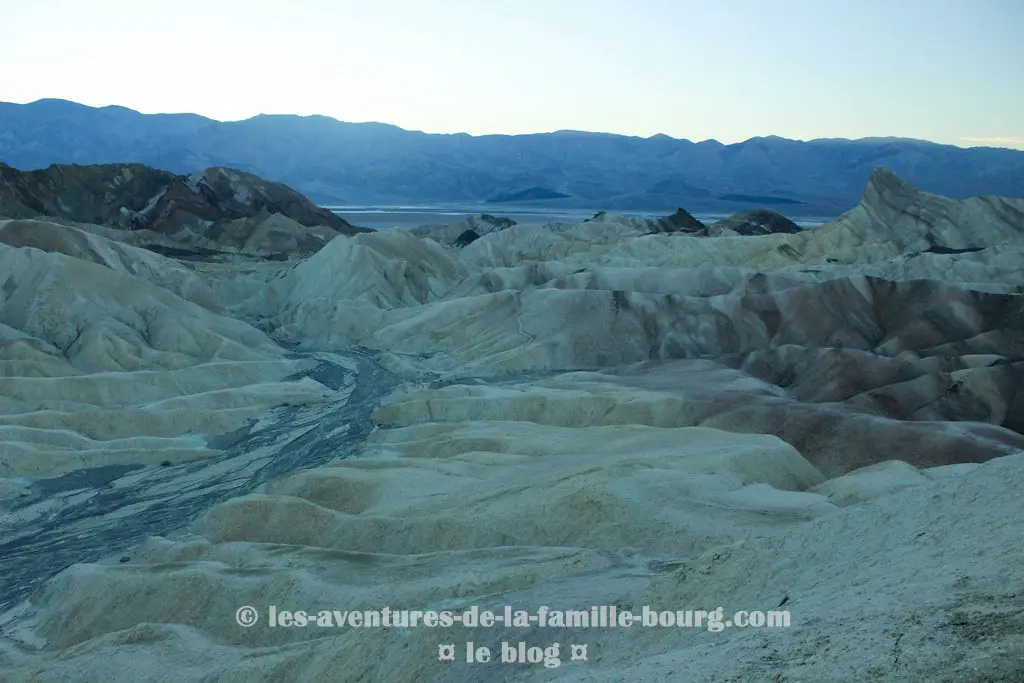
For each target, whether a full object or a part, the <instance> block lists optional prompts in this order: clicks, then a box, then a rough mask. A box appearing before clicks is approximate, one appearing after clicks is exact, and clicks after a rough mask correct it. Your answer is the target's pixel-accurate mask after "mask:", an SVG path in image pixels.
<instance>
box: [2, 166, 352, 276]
mask: <svg viewBox="0 0 1024 683" xmlns="http://www.w3.org/2000/svg"><path fill="white" fill-rule="evenodd" d="M0 217H6V218H39V217H53V218H58V219H63V220H65V221H72V222H76V223H85V224H94V225H100V226H106V227H111V228H118V229H121V230H128V231H132V232H134V233H136V234H134V235H132V236H130V237H127V238H126V241H130V242H131V243H133V244H136V245H139V246H145V247H148V248H152V249H153V250H155V251H163V252H164V253H169V254H172V255H178V256H180V255H182V254H181V253H178V252H179V251H180V250H185V251H186V252H191V254H192V255H196V254H204V253H205V255H209V253H208V252H211V251H225V252H232V253H249V254H251V255H254V256H261V257H266V256H270V255H278V254H284V255H287V256H295V257H302V256H309V255H311V254H312V253H314V252H316V251H317V250H318V249H319V248H320V247H322V246H323V245H324V244H326V243H327V242H328V241H330V240H331V239H333V238H334V237H335V236H337V235H352V234H355V233H357V232H365V231H366V230H365V229H364V228H356V227H354V226H352V225H351V224H349V223H348V222H347V221H345V220H344V219H342V218H340V217H338V216H336V215H335V214H333V213H331V212H330V211H327V210H326V209H322V208H320V207H318V206H316V205H314V204H312V203H311V202H310V201H309V200H308V199H306V198H305V197H303V196H302V195H300V194H299V193H297V192H295V191H294V190H292V189H291V188H289V187H287V186H285V185H281V184H280V183H272V182H268V181H265V180H263V179H261V178H258V177H256V176H254V175H251V174H249V173H243V172H241V171H237V170H233V169H227V168H209V169H206V170H205V171H203V172H201V173H195V174H193V175H190V176H178V175H174V174H173V173H169V172H167V171H160V170H156V169H153V168H149V167H147V166H142V165H140V164H101V165H97V166H76V165H66V166H60V165H56V164H55V165H52V166H50V167H49V168H46V169H43V170H39V171H18V170H17V169H14V168H11V167H10V166H7V165H4V164H0ZM169 250H170V251H169Z"/></svg>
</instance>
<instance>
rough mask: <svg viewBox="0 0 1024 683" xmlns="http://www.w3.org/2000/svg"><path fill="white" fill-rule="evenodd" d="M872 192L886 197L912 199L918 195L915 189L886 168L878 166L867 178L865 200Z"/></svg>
mask: <svg viewBox="0 0 1024 683" xmlns="http://www.w3.org/2000/svg"><path fill="white" fill-rule="evenodd" d="M872 192H874V193H877V194H883V195H886V196H892V195H904V196H907V197H914V196H916V195H917V194H918V191H917V188H915V187H914V186H913V185H911V184H910V183H908V182H907V181H906V180H904V179H903V178H900V177H899V176H898V175H896V174H895V173H893V172H892V171H890V170H889V169H887V168H883V167H881V166H879V167H878V168H876V169H875V170H874V171H872V172H871V176H870V177H869V178H868V187H867V191H866V192H865V193H864V194H865V198H866V197H867V196H868V195H869V194H871V193H872Z"/></svg>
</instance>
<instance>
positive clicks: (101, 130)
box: [0, 99, 1024, 215]
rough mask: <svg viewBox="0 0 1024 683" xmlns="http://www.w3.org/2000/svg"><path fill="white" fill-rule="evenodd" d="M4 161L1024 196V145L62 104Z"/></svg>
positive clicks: (794, 204)
mask: <svg viewBox="0 0 1024 683" xmlns="http://www.w3.org/2000/svg"><path fill="white" fill-rule="evenodd" d="M0 161H2V162H6V163H8V164H10V165H12V166H14V167H16V168H20V169H35V168H43V167H46V166H48V165H49V164H52V163H77V164H95V163H110V162H138V163H144V164H148V165H151V166H154V167H157V168H163V169H167V170H169V171H173V172H175V173H192V172H195V171H199V170H202V169H205V168H208V167H211V166H227V167H231V168H237V169H240V170H242V171H247V172H250V173H254V174H257V175H259V176H261V177H264V178H267V179H270V180H274V181H279V182H283V183H286V184H288V185H290V186H291V187H294V188H295V189H297V190H298V191H300V192H302V193H304V194H306V195H307V196H309V197H311V198H312V199H314V200H316V201H319V202H321V203H332V202H333V203H345V202H348V203H391V202H421V203H429V202H465V203H469V202H481V203H482V202H486V201H488V200H492V201H493V200H495V199H499V200H500V199H506V198H511V199H514V200H515V201H516V202H517V203H534V204H542V205H548V206H560V207H593V208H608V209H626V210H628V209H649V210H666V211H672V210H674V209H675V208H676V207H677V206H686V207H687V208H688V209H689V210H691V211H700V212H711V211H719V210H720V211H723V212H734V211H737V210H745V209H751V208H755V207H756V206H761V205H764V206H773V207H775V208H776V209H777V210H779V211H781V212H783V213H785V214H787V215H798V214H802V215H812V214H833V213H838V212H840V211H844V210H846V209H848V208H850V207H852V206H853V205H854V204H856V202H857V200H858V198H859V196H860V193H861V190H862V188H863V187H864V184H865V183H866V181H867V178H868V175H869V174H870V173H871V170H872V169H873V168H875V167H876V166H884V167H886V168H888V169H890V170H891V171H894V172H895V173H897V174H899V175H900V176H902V177H904V178H906V179H907V180H908V181H910V182H912V183H913V184H915V185H916V186H918V187H920V188H921V189H923V190H925V191H928V192H933V193H938V194H943V195H947V196H952V197H966V196H971V195H984V194H994V195H1004V196H1021V195H1024V152H1019V151H1013V150H1007V149H996V148H972V149H963V148H959V147H954V146H950V145H939V144H935V143H931V142H924V141H921V140H911V139H903V138H873V139H864V140H844V139H822V140H813V141H810V142H800V141H795V140H788V139H785V138H780V137H776V136H769V137H758V138H752V139H750V140H747V141H745V142H741V143H737V144H732V145H723V144H721V143H719V142H716V141H714V140H709V141H704V142H700V143H694V142H691V141H689V140H680V139H675V138H671V137H669V136H667V135H655V136H653V137H650V138H639V137H629V136H623V135H612V134H607V133H587V132H581V131H558V132H555V133H543V134H533V135H485V136H479V137H475V136H470V135H467V134H455V135H434V134H427V133H422V132H416V131H408V130H404V129H401V128H398V127H397V126H392V125H387V124H381V123H345V122H341V121H337V120H335V119H332V118H329V117H325V116H308V117H301V116H291V115H274V116H267V115H261V116H256V117H254V118H251V119H247V120H245V121H234V122H219V121H214V120H212V119H208V118H205V117H202V116H198V115H195V114H140V113H138V112H135V111H133V110H130V109H126V108H124V107H101V108H94V107H88V106H85V105H81V104H76V103H73V102H68V101H64V100H54V99H48V100H40V101H38V102H33V103H31V104H25V105H17V104H8V103H0ZM559 195H565V196H564V197H559Z"/></svg>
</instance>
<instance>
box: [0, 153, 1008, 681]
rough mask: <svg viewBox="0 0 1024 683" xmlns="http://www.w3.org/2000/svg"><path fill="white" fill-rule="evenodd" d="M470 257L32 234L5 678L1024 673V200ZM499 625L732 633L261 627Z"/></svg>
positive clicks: (905, 206) (13, 383) (643, 234)
mask: <svg viewBox="0 0 1024 683" xmlns="http://www.w3.org/2000/svg"><path fill="white" fill-rule="evenodd" d="M676 222H677V223H678V222H679V221H678V220H677V221H676ZM478 227H479V226H478ZM464 229H466V228H465V226H454V227H451V228H449V229H447V232H446V231H445V230H443V229H435V228H431V229H429V230H425V231H421V233H423V234H416V233H414V232H408V231H391V232H380V233H372V234H371V233H367V234H357V235H353V236H339V237H336V238H334V239H333V240H331V241H330V242H328V243H327V244H326V246H324V247H323V248H322V249H320V250H319V251H317V252H316V253H315V254H313V255H312V256H310V257H308V258H304V259H293V260H288V261H276V262H269V263H268V262H259V261H253V260H251V259H249V260H244V261H243V260H241V259H239V260H238V261H237V262H233V261H231V260H224V259H218V260H207V261H203V260H197V259H189V260H175V259H172V258H169V257H166V256H161V255H159V254H155V253H153V251H151V250H145V249H141V248H138V246H137V245H132V244H128V243H127V242H128V241H130V240H124V239H118V232H119V231H117V230H113V229H110V228H100V227H96V226H89V225H85V224H74V223H71V222H68V221H63V222H53V221H49V220H44V219H37V220H16V221H9V222H0V386H2V388H3V391H2V392H0V396H2V398H0V449H2V450H0V577H3V578H0V680H3V681H11V682H12V683H14V682H26V683H27V682H28V681H33V682H42V681H55V682H56V681H60V682H61V683H66V681H69V680H73V681H97V682H99V681H121V680H126V681H127V680H131V681H138V682H149V681H152V682H153V683H157V682H160V683H164V682H167V681H204V682H210V681H218V682H220V681H239V682H242V681H244V682H245V683H253V682H254V681H332V682H333V681H353V682H356V681H396V682H398V681H409V680H415V681H495V680H522V681H533V680H537V681H540V680H552V679H556V678H557V679H559V680H571V681H572V680H575V681H601V682H604V681H607V682H609V683H611V682H619V681H631V680H637V681H641V680H643V681H646V680H652V681H654V680H683V681H697V680H701V681H720V682H726V681H729V682H735V683H739V682H740V681H743V682H746V681H756V682H759V681H765V682H768V681H772V682H777V681H809V682H819V681H837V682H838V681H908V682H914V681H937V682H946V681H949V682H952V681H992V682H996V681H1011V680H1017V679H1018V678H1019V677H1020V674H1021V672H1022V671H1024V635H1022V634H1024V602H1022V596H1021V593H1020V586H1021V585H1022V583H1024V569H1022V566H1021V563H1020V558H1019V552H1017V551H1018V549H1019V548H1021V547H1024V493H1022V492H1024V435H1022V434H1024V395H1022V394H1021V391H1020V387H1022V386H1024V381H1022V380H1024V293H1022V291H1024V290H1022V287H1024V267H1022V266H1024V201H1022V200H1010V199H1001V198H995V197H987V198H975V199H969V200H965V201H953V200H949V199H945V198H942V197H936V196H933V195H929V194H926V193H921V192H918V191H917V190H915V189H914V188H912V187H910V186H909V185H907V184H906V183H904V182H903V181H902V180H900V179H899V178H897V177H895V176H893V175H892V174H890V173H888V172H885V171H881V170H880V171H877V172H876V173H875V174H874V175H873V176H872V179H871V183H870V185H869V187H868V188H867V190H866V192H865V194H864V198H863V200H862V202H861V204H860V205H859V206H858V207H857V208H855V209H854V210H852V211H850V212H849V213H847V214H845V215H843V216H842V217H840V218H839V219H837V220H836V221H834V222H832V223H830V224H827V225H825V226H823V227H821V228H818V229H815V230H810V231H801V232H792V233H791V232H774V233H772V234H764V235H744V234H739V232H737V231H733V232H737V234H735V235H729V234H728V233H726V232H721V233H720V236H713V235H714V234H715V231H714V230H710V231H708V232H707V234H704V235H699V234H697V232H699V231H697V232H694V231H686V230H667V231H666V230H658V229H652V224H651V222H650V221H648V220H646V219H635V218H628V217H623V216H616V215H614V214H604V215H601V216H596V217H595V218H594V219H591V220H589V221H586V222H584V223H581V224H579V225H548V226H537V225H513V226H503V227H502V229H495V230H492V231H488V232H487V234H482V235H481V236H480V237H479V238H478V239H476V240H474V241H472V242H471V243H469V244H465V245H463V246H454V245H452V244H450V242H451V240H450V239H448V238H449V237H452V238H454V237H457V236H458V235H459V234H461V232H462V231H464ZM121 232H123V231H121ZM748 232H749V231H748ZM753 232H758V231H757V230H754V231H753ZM767 232H770V231H767ZM449 233H452V234H451V235H449ZM708 235H712V236H708ZM437 237H441V238H442V239H440V240H439V239H436V238H437ZM505 604H511V605H515V606H516V609H524V610H530V611H535V612H536V611H537V610H538V609H539V608H540V607H541V606H549V607H551V608H552V609H568V610H586V609H589V607H590V606H591V605H616V606H617V608H618V609H623V610H625V609H632V610H636V611H638V612H639V611H640V610H641V609H642V606H644V605H649V606H651V607H652V608H654V609H656V610H673V611H675V610H714V609H715V608H717V607H719V606H721V607H722V608H723V610H724V619H726V620H730V626H729V627H727V628H724V629H722V630H721V631H720V632H717V631H715V630H709V629H708V628H706V627H704V628H644V627H639V626H637V627H633V628H611V629H609V628H568V629H542V628H540V627H538V626H536V625H533V626H530V627H525V628H518V627H514V626H508V625H498V626H495V627H493V628H476V629H468V628H459V627H453V628H426V627H420V628H388V629H384V628H351V627H347V628H323V627H319V626H308V627H302V628H299V627H295V628H282V627H277V628H271V627H269V626H267V625H266V621H265V620H266V618H267V608H268V606H269V605H276V606H277V607H278V609H280V610H308V611H319V610H328V611H330V610H339V611H342V610H364V609H367V610H368V609H382V608H383V607H385V606H390V607H392V608H394V609H410V610H412V609H421V610H423V609H452V610H456V611H461V610H464V609H467V608H468V607H469V606H471V605H478V606H480V608H482V609H487V608H490V609H497V610H499V611H500V610H501V609H502V608H503V605H505ZM243 605H252V606H255V607H257V608H258V610H259V612H260V618H261V622H260V623H258V624H257V625H255V626H252V627H250V628H243V627H241V626H239V625H238V624H237V623H236V621H235V614H236V610H237V609H238V608H240V607H242V606H243ZM738 610H759V611H764V612H771V611H786V612H788V616H789V619H790V625H789V627H788V628H755V627H750V628H740V627H739V626H738V625H734V624H731V619H732V615H733V613H735V612H736V611H738ZM467 641H473V642H474V643H475V645H476V646H477V647H480V646H486V647H489V648H491V650H492V652H496V653H499V654H500V651H501V643H502V642H503V641H507V642H511V643H518V642H519V641H524V642H528V643H529V644H530V645H539V646H547V645H550V644H551V643H553V642H558V643H560V646H561V657H560V658H561V665H560V666H558V667H557V668H546V667H544V666H543V665H542V664H532V665H530V664H518V665H516V664H505V663H501V662H500V661H491V662H488V663H477V664H468V663H466V661H465V654H464V653H465V643H466V642H467ZM572 643H576V644H580V643H586V644H587V646H588V659H589V661H588V662H585V663H584V662H578V661H570V652H571V649H570V645H571V644H572ZM445 644H456V646H457V647H456V652H457V656H456V661H454V662H448V661H439V658H438V653H439V648H440V647H441V646H443V645H445ZM128 672H130V674H129V673H128Z"/></svg>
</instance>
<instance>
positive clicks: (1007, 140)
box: [0, 97, 1024, 152]
mask: <svg viewBox="0 0 1024 683" xmlns="http://www.w3.org/2000/svg"><path fill="white" fill-rule="evenodd" d="M42 102H63V103H67V104H73V105H75V106H78V107H84V108H86V109H123V110H126V111H129V112H132V113H134V114H138V115H140V116H196V117H199V118H202V119H206V120H208V121H211V122H213V123H245V122H246V121H252V120H254V119H258V118H261V117H268V118H269V117H290V118H300V119H313V118H322V119H329V120H331V121H334V122H335V123H343V124H350V125H373V126H386V127H389V128H395V129H397V130H400V131H403V132H406V133H420V134H423V135H445V136H450V137H454V136H467V137H471V138H484V137H526V136H532V135H558V134H568V133H582V134H586V135H607V136H612V137H623V138H634V139H637V140H652V139H654V138H668V139H670V140H676V141H679V142H689V143H691V144H694V145H700V144H705V143H709V142H712V143H715V144H718V145H722V146H723V147H730V146H732V145H742V144H746V143H748V142H751V141H753V140H770V139H776V140H786V141H789V142H803V143H812V142H827V141H837V142H838V141H843V142H867V141H882V140H888V141H903V142H922V143H925V144H929V145H938V146H945V147H958V148H960V149H1002V150H1008V151H1011V152H1024V149H1018V148H1016V147H1008V146H1006V145H1018V146H1022V147H1024V135H1019V136H1018V135H1004V136H987V137H982V136H963V137H960V138H958V139H959V140H963V141H966V142H974V143H978V144H967V145H957V144H953V143H948V142H936V141H934V140H927V139H925V138H914V137H907V136H902V135H869V136H865V137H861V138H847V137H842V136H827V137H816V138H787V137H784V136H781V135H775V134H768V135H754V136H751V137H749V138H746V139H744V140H740V141H737V142H721V141H720V140H717V139H715V138H707V139H705V140H693V139H690V138H677V137H675V136H672V135H669V134H668V133H654V134H652V135H647V136H644V135H631V134H629V133H612V132H608V131H598V130H583V129H577V128H560V129H557V130H549V131H536V132H530V133H469V132H465V131H461V132H455V133H430V132H427V131H424V130H417V129H411V128H403V127H401V126H399V125H396V124H394V123H387V122H384V121H346V120H342V119H339V118H335V117H333V116H330V115H329V114H267V113H264V112H261V113H259V114H254V115H252V116H249V117H246V118H241V119H217V118H213V117H212V116H207V115H205V114H199V113H196V112H189V111H181V112H149V113H147V112H142V111H139V110H137V109H132V108H131V107H127V106H125V105H123V104H105V105H98V106H94V105H90V104H84V103H82V102H76V101H74V100H69V99H65V98H63V97H41V98H39V99H37V100H32V101H31V102H8V101H0V104H11V105H15V106H20V107H25V106H30V105H33V104H39V103H42ZM1000 143H1002V144H1000Z"/></svg>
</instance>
